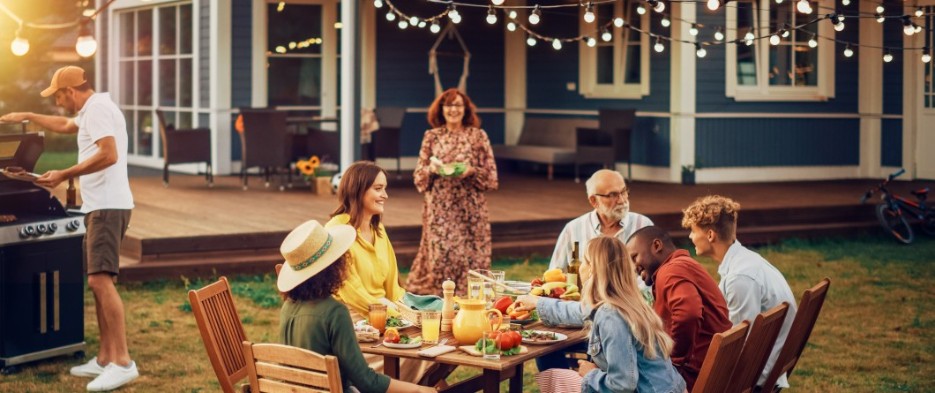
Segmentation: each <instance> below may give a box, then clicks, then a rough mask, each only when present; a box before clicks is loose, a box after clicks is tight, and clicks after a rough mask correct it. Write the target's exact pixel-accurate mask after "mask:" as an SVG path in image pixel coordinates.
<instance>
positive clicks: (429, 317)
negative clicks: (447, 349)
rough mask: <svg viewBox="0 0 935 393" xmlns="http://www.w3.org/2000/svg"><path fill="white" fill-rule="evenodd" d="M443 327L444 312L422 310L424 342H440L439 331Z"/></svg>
mask: <svg viewBox="0 0 935 393" xmlns="http://www.w3.org/2000/svg"><path fill="white" fill-rule="evenodd" d="M441 327H442V313H441V312H438V311H423V312H422V342H424V343H426V344H436V343H438V332H439V331H440V330H441Z"/></svg>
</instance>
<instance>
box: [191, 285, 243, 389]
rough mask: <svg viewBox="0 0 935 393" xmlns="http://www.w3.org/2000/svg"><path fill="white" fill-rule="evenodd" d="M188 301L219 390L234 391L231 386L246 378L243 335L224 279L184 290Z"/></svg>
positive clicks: (228, 286) (241, 326) (229, 289)
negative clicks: (219, 386)
mask: <svg viewBox="0 0 935 393" xmlns="http://www.w3.org/2000/svg"><path fill="white" fill-rule="evenodd" d="M188 299H189V301H191V304H192V313H193V314H195V321H196V322H197V323H198V330H199V331H200V332H201V341H203V342H204V344H205V349H206V350H207V351H208V358H209V359H211V366H212V367H214V373H215V374H216V375H217V377H218V382H220V383H221V389H222V390H223V391H224V392H225V393H234V392H236V390H235V388H234V385H235V384H236V383H237V382H238V381H240V380H242V379H244V377H246V376H247V364H246V362H245V361H244V357H243V345H242V343H243V342H244V340H246V334H245V333H244V330H243V325H242V324H241V323H240V317H239V316H238V314H237V309H236V308H235V307H234V299H233V297H232V296H231V288H230V284H228V282H227V277H221V279H220V280H218V281H217V282H215V283H213V284H210V285H208V286H206V287H204V288H201V289H198V290H191V291H188Z"/></svg>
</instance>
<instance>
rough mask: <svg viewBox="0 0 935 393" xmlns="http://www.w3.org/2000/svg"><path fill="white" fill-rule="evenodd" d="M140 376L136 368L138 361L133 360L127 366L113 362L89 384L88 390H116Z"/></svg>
mask: <svg viewBox="0 0 935 393" xmlns="http://www.w3.org/2000/svg"><path fill="white" fill-rule="evenodd" d="M139 376H140V372H139V370H137V369H136V362H133V361H131V362H130V365H129V366H127V367H123V366H118V365H117V364H116V363H111V364H108V365H107V367H104V372H103V373H101V375H98V376H97V378H94V380H93V381H91V383H89V384H88V391H89V392H103V391H107V390H114V389H116V388H119V387H121V386H123V385H126V384H127V383H129V382H130V381H132V380H134V379H136V378H137V377H139Z"/></svg>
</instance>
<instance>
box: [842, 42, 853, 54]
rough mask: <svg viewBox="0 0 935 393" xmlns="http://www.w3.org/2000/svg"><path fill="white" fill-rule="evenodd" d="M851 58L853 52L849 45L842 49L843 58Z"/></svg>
mask: <svg viewBox="0 0 935 393" xmlns="http://www.w3.org/2000/svg"><path fill="white" fill-rule="evenodd" d="M851 56H854V50H853V49H851V44H847V46H845V47H844V57H851Z"/></svg>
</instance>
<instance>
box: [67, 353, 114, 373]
mask: <svg viewBox="0 0 935 393" xmlns="http://www.w3.org/2000/svg"><path fill="white" fill-rule="evenodd" d="M105 366H106V365H104V366H101V364H100V363H98V362H97V356H95V357H93V358H91V360H89V361H88V362H87V363H85V364H82V365H80V366H75V367H72V368H71V375H74V376H76V377H89V378H94V377H96V376H98V375H101V373H102V372H104V367H105Z"/></svg>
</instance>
